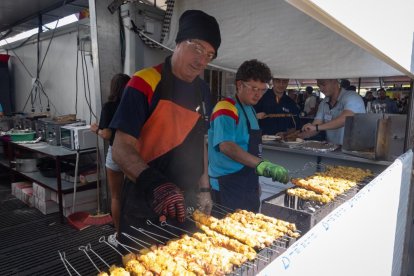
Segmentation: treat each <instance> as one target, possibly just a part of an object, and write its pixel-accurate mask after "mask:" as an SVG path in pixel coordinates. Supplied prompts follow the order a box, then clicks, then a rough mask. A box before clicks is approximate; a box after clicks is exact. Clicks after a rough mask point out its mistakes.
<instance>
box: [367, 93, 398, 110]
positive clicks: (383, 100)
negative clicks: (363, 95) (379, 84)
mask: <svg viewBox="0 0 414 276" xmlns="http://www.w3.org/2000/svg"><path fill="white" fill-rule="evenodd" d="M377 95H378V98H377V99H376V100H374V101H373V102H372V105H373V107H375V105H378V106H380V107H382V106H385V113H393V114H395V113H398V106H397V103H396V102H395V101H393V100H391V99H390V98H388V97H387V95H386V93H385V89H384V88H380V89H378V90H377ZM378 109H380V108H378Z"/></svg>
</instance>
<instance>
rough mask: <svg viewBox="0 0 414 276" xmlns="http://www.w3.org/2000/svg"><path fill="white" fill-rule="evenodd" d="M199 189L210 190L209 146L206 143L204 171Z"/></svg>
mask: <svg viewBox="0 0 414 276" xmlns="http://www.w3.org/2000/svg"><path fill="white" fill-rule="evenodd" d="M198 185H199V188H210V182H209V179H208V153H207V144H206V143H204V171H203V174H202V175H201V178H200V181H199V184H198Z"/></svg>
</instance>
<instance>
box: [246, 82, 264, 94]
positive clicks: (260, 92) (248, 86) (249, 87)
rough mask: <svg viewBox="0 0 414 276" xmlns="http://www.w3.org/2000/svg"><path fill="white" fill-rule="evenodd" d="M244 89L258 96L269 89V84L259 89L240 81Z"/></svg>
mask: <svg viewBox="0 0 414 276" xmlns="http://www.w3.org/2000/svg"><path fill="white" fill-rule="evenodd" d="M241 83H242V84H243V85H244V87H246V88H247V89H249V90H250V91H253V92H254V93H258V94H260V95H262V94H264V93H266V91H267V90H268V89H269V84H267V83H266V88H259V87H253V86H251V85H250V84H248V83H247V82H244V81H242V82H241Z"/></svg>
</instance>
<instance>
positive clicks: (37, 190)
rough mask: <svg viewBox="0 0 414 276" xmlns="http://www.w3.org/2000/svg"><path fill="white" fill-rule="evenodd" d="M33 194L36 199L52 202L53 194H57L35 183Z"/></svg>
mask: <svg viewBox="0 0 414 276" xmlns="http://www.w3.org/2000/svg"><path fill="white" fill-rule="evenodd" d="M33 194H34V196H35V197H37V198H38V199H40V200H42V201H47V200H52V194H56V192H54V191H52V190H51V189H48V188H45V187H42V186H40V185H39V184H37V183H35V182H33Z"/></svg>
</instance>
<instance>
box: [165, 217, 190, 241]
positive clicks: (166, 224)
mask: <svg viewBox="0 0 414 276" xmlns="http://www.w3.org/2000/svg"><path fill="white" fill-rule="evenodd" d="M161 226H162V227H164V226H167V227H171V228H174V229H177V230H180V231H182V232H185V233H187V234H189V235H193V234H194V233H191V232H190V231H187V230H184V229H182V228H180V227H177V226H174V225H171V224H168V223H167V222H166V221H162V222H161ZM161 229H162V228H161ZM163 230H164V231H166V230H165V229H163ZM177 237H178V236H177Z"/></svg>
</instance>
